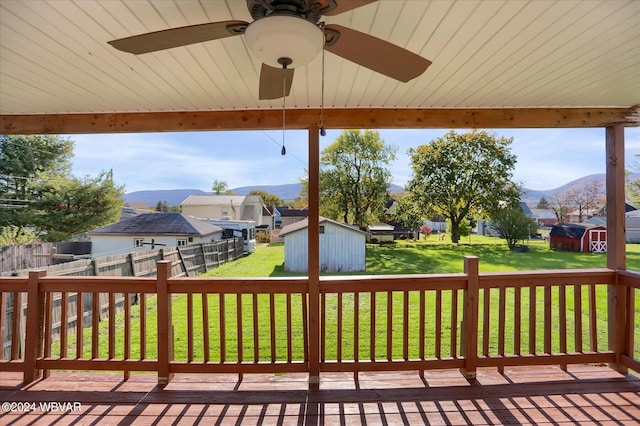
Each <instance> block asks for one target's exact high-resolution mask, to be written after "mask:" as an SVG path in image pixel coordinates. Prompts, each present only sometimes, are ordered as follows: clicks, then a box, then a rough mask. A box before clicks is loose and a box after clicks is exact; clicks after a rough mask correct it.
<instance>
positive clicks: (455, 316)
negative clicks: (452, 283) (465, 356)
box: [450, 289, 458, 358]
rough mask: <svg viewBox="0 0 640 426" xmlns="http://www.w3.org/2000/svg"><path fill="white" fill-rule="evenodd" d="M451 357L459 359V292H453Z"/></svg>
mask: <svg viewBox="0 0 640 426" xmlns="http://www.w3.org/2000/svg"><path fill="white" fill-rule="evenodd" d="M450 348H451V351H450V352H451V357H452V358H457V357H458V290H455V289H454V290H451V342H450Z"/></svg>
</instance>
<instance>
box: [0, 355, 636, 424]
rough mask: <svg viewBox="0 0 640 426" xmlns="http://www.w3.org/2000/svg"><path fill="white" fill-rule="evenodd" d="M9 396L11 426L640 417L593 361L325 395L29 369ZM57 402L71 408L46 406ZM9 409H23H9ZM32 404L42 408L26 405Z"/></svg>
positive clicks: (388, 382) (390, 380)
mask: <svg viewBox="0 0 640 426" xmlns="http://www.w3.org/2000/svg"><path fill="white" fill-rule="evenodd" d="M0 394H1V398H0V399H1V400H2V402H3V403H4V405H3V406H2V408H3V412H2V413H1V414H0V423H1V424H3V425H6V426H9V425H22V424H30V425H33V424H47V425H51V424H57V425H60V424H100V425H103V424H120V425H126V424H136V425H146V424H178V423H179V424H199V423H201V424H214V423H215V424H311V425H316V424H412V425H414V424H445V425H458V424H474V425H484V424H563V423H572V424H576V423H578V424H616V425H627V424H628V425H632V424H633V425H636V424H638V422H640V378H638V377H637V376H633V375H627V376H623V375H620V374H619V373H616V372H615V371H613V370H611V369H609V368H607V367H604V366H586V365H575V366H570V367H569V369H568V371H562V370H561V369H559V368H557V367H517V368H516V367H514V368H507V369H506V371H505V374H503V375H501V374H499V373H498V372H497V371H496V370H495V369H479V370H478V375H477V379H476V380H474V381H473V382H468V381H467V380H465V379H464V378H463V377H462V376H461V375H460V373H459V372H458V371H457V370H441V371H428V372H425V376H424V378H421V377H420V376H419V375H418V374H417V373H416V372H398V373H395V372H394V373H360V375H359V376H358V379H357V380H354V378H353V375H351V374H323V375H322V379H321V384H320V389H319V390H317V391H310V390H308V384H307V376H306V374H285V375H279V376H278V375H261V374H255V375H245V376H244V378H243V379H242V380H238V376H237V375H177V376H176V377H175V378H174V380H173V381H172V382H171V383H170V384H169V385H168V386H166V387H165V388H164V389H162V388H159V387H158V386H156V376H155V375H152V374H135V375H132V376H131V378H130V379H129V380H128V381H122V379H121V376H120V375H117V374H111V373H69V372H54V373H52V374H51V376H50V377H49V378H47V379H45V380H40V381H37V382H35V383H33V384H31V385H28V386H24V387H23V386H22V384H21V375H19V374H15V373H3V374H2V376H0ZM53 401H58V402H61V403H63V404H62V405H60V406H57V407H54V406H53V405H47V404H41V403H50V402H53ZM11 403H15V404H13V407H12V405H11ZM23 403H30V405H31V406H30V407H25V406H24V405H21V404H23ZM67 403H72V404H67ZM73 403H79V405H78V404H75V405H73ZM7 404H9V405H7ZM7 408H14V409H15V410H14V411H13V412H10V413H7V412H5V411H7ZM25 408H34V410H33V411H30V412H20V411H19V409H25ZM53 408H58V411H54V410H53ZM74 408H75V409H76V410H75V411H74ZM78 408H79V409H78ZM60 409H62V411H60ZM65 409H68V411H66V412H65Z"/></svg>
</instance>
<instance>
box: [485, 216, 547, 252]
mask: <svg viewBox="0 0 640 426" xmlns="http://www.w3.org/2000/svg"><path fill="white" fill-rule="evenodd" d="M492 220H493V228H494V229H495V230H496V232H497V233H498V235H499V236H500V237H501V238H504V239H505V240H507V246H508V247H509V250H511V251H513V250H514V249H515V247H516V244H518V241H521V240H524V239H527V238H529V237H530V236H532V235H535V233H536V232H537V229H538V227H537V225H536V222H535V220H534V219H533V218H530V217H527V215H525V214H524V211H522V207H520V206H507V207H505V208H503V209H500V210H498V211H496V212H495V213H494V214H493V217H492Z"/></svg>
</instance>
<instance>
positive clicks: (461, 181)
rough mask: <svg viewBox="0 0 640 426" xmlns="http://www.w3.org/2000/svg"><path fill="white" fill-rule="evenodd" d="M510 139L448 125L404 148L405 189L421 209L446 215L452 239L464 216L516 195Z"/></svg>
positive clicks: (477, 213)
mask: <svg viewBox="0 0 640 426" xmlns="http://www.w3.org/2000/svg"><path fill="white" fill-rule="evenodd" d="M512 141H513V139H512V138H510V139H506V138H504V137H501V138H497V137H496V135H495V134H489V133H487V132H485V131H472V132H469V133H463V134H457V133H456V132H454V131H453V130H452V131H450V132H449V133H447V134H446V135H444V136H443V137H441V138H438V139H435V140H432V141H431V142H430V143H429V144H427V145H422V146H419V147H417V148H415V149H414V148H412V149H410V150H409V154H410V155H411V167H412V171H413V176H412V178H411V180H410V181H409V182H408V183H407V190H408V191H409V192H410V193H411V196H412V198H413V200H414V202H416V204H417V205H418V206H419V208H420V209H421V211H422V213H423V214H424V215H431V214H437V215H440V216H444V217H446V218H448V220H449V221H450V222H451V241H452V242H454V243H457V242H459V241H460V235H461V225H462V224H463V222H464V221H465V220H466V219H467V218H468V217H478V216H484V217H489V216H490V215H491V213H492V212H494V211H496V209H497V208H498V206H499V204H500V203H501V202H506V203H508V204H511V202H512V201H513V200H516V199H518V198H519V192H520V191H519V188H518V187H517V186H516V185H515V184H514V183H513V182H512V181H511V179H512V173H513V169H514V167H515V163H516V157H515V155H513V154H511V151H510V149H509V145H510V144H511V142H512Z"/></svg>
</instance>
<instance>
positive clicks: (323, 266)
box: [280, 216, 368, 272]
mask: <svg viewBox="0 0 640 426" xmlns="http://www.w3.org/2000/svg"><path fill="white" fill-rule="evenodd" d="M319 226H320V271H322V272H359V271H364V270H365V269H366V267H365V257H366V240H367V235H368V233H367V232H364V231H361V230H360V229H358V228H356V227H354V226H352V225H347V224H345V223H339V222H336V221H334V220H331V219H327V218H324V217H322V216H320V224H319ZM308 228H309V219H308V218H306V219H303V220H301V221H298V222H295V223H292V224H290V225H288V226H285V227H284V228H282V231H280V237H283V238H284V269H285V271H287V272H307V271H308V257H309V256H308V247H309V243H308V241H307V237H308Z"/></svg>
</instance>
